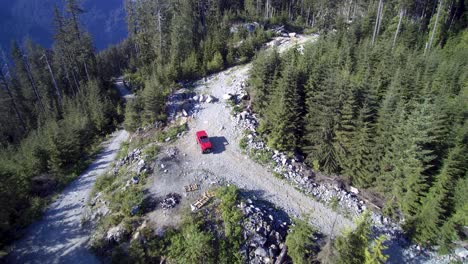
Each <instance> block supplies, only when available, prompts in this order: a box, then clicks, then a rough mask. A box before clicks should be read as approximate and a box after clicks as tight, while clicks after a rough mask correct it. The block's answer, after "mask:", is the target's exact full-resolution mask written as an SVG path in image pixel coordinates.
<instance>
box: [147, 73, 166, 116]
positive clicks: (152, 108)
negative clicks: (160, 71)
mask: <svg viewBox="0 0 468 264" xmlns="http://www.w3.org/2000/svg"><path fill="white" fill-rule="evenodd" d="M164 100H165V97H164V90H163V86H162V85H160V84H159V82H158V81H157V79H156V78H155V77H154V76H153V77H152V78H151V79H150V80H148V81H146V83H145V89H144V90H143V102H144V109H143V111H144V121H145V122H147V123H150V124H151V123H154V122H155V121H157V120H163V119H164V111H165V103H164V102H165V101H164Z"/></svg>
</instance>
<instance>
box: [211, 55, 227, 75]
mask: <svg viewBox="0 0 468 264" xmlns="http://www.w3.org/2000/svg"><path fill="white" fill-rule="evenodd" d="M223 66H224V62H223V57H222V56H221V53H219V52H216V53H215V54H214V56H213V59H212V60H211V61H210V62H208V65H207V68H208V72H215V71H219V70H222V69H223Z"/></svg>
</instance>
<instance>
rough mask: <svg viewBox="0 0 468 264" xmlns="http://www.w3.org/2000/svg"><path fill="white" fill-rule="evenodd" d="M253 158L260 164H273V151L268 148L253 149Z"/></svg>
mask: <svg viewBox="0 0 468 264" xmlns="http://www.w3.org/2000/svg"><path fill="white" fill-rule="evenodd" d="M251 153H252V159H253V160H254V161H256V162H258V163H260V164H263V165H269V164H271V162H272V160H271V153H270V152H269V151H268V150H266V149H252V150H251Z"/></svg>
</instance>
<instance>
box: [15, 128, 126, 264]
mask: <svg viewBox="0 0 468 264" xmlns="http://www.w3.org/2000/svg"><path fill="white" fill-rule="evenodd" d="M128 136H129V134H128V132H126V131H125V130H119V131H116V132H114V133H113V134H112V138H111V139H110V140H109V141H107V142H106V143H105V147H104V149H103V150H102V151H101V153H100V154H99V155H98V157H97V159H96V160H95V161H94V162H93V163H92V164H91V165H90V166H89V167H88V168H87V169H86V171H84V172H83V173H82V174H81V175H80V176H79V177H78V178H77V179H76V180H75V181H73V182H72V183H71V184H70V185H69V186H67V187H66V188H65V190H63V192H62V194H61V195H60V196H59V197H58V198H57V199H56V201H55V202H54V203H52V204H51V205H50V206H49V208H48V209H47V211H46V212H45V214H44V216H43V218H42V219H41V220H39V221H37V222H36V223H34V224H32V225H31V226H29V227H28V229H27V231H26V234H25V236H24V237H23V238H22V239H20V240H19V241H17V242H16V243H14V245H13V247H12V251H11V253H10V255H9V256H8V258H7V261H8V262H11V263H68V264H69V263H87V264H92V263H99V261H98V260H97V258H96V257H95V256H94V255H93V254H92V253H91V252H90V251H89V249H88V248H87V247H86V245H87V242H88V240H89V235H90V233H91V230H90V229H89V228H83V227H82V226H81V217H82V215H83V212H84V209H85V207H84V205H85V203H86V200H87V198H88V196H89V193H90V191H91V189H92V187H93V185H94V183H95V181H96V177H97V176H99V175H100V174H102V173H104V172H105V171H106V170H107V169H108V168H109V165H110V164H111V163H112V161H113V160H114V158H115V156H116V154H117V151H118V150H119V148H120V145H121V143H122V142H124V141H125V140H127V138H128Z"/></svg>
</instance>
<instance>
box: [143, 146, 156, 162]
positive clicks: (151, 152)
mask: <svg viewBox="0 0 468 264" xmlns="http://www.w3.org/2000/svg"><path fill="white" fill-rule="evenodd" d="M158 153H159V146H158V145H156V144H151V145H149V146H147V147H146V148H145V149H144V150H143V155H145V156H146V158H147V159H148V160H154V159H155V158H156V155H158Z"/></svg>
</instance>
